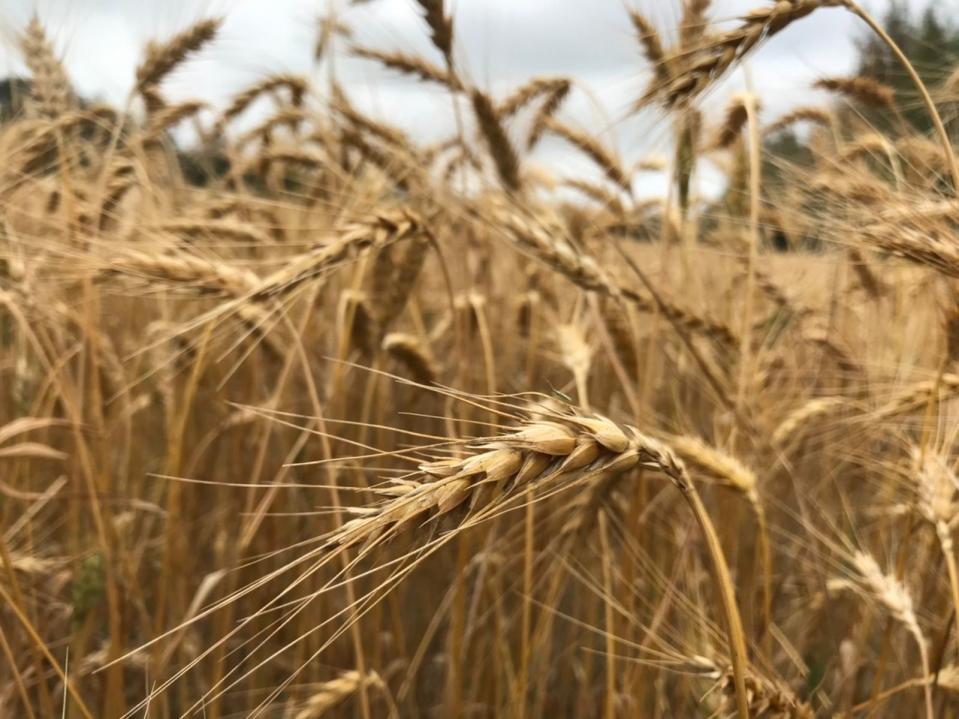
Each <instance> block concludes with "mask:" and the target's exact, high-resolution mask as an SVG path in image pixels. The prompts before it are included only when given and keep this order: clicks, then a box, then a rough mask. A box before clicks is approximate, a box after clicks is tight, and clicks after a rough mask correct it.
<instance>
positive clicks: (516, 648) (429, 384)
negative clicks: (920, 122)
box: [0, 0, 959, 719]
mask: <svg viewBox="0 0 959 719" xmlns="http://www.w3.org/2000/svg"><path fill="white" fill-rule="evenodd" d="M680 5H681V6H682V12H681V13H678V15H677V27H675V28H663V27H659V26H658V25H657V23H655V22H653V21H652V20H651V19H650V18H648V17H647V16H645V15H643V14H642V13H641V12H640V11H639V10H631V11H630V18H631V21H632V27H630V28H625V29H624V32H631V33H633V34H634V35H635V40H636V47H637V61H636V62H637V77H639V76H640V72H641V71H642V70H643V69H644V68H645V69H646V70H647V71H648V77H649V78H650V79H649V82H648V84H647V85H646V86H645V87H643V86H641V85H639V84H638V85H637V88H636V93H635V95H636V102H635V106H634V107H633V110H632V111H634V112H640V111H642V112H657V113H659V116H660V117H661V118H662V119H661V121H660V122H661V123H663V125H664V126H665V127H668V128H669V132H670V134H671V137H672V141H671V143H670V147H671V153H670V155H669V156H668V157H666V158H665V159H664V160H659V159H656V158H646V159H642V160H640V161H638V162H634V161H630V162H627V161H626V160H625V159H624V157H625V155H626V153H623V152H622V150H621V149H617V148H614V147H612V146H611V145H610V144H609V143H608V142H607V139H606V138H605V137H604V136H603V134H602V133H596V132H592V131H591V130H590V129H589V128H587V127H584V126H581V125H580V124H577V123H575V122H573V121H572V120H570V119H568V116H567V115H566V114H564V107H565V104H566V103H567V101H568V99H569V97H570V96H571V95H574V94H575V93H580V92H586V90H584V88H582V87H581V86H580V84H579V83H578V82H573V81H572V80H571V79H569V78H566V77H561V76H542V77H532V78H530V79H529V81H528V82H526V83H524V84H521V85H518V86H516V87H515V88H513V90H512V91H511V92H509V93H507V94H502V95H501V94H498V93H497V94H495V95H494V94H493V93H491V92H490V91H489V90H488V89H487V88H486V87H485V86H484V84H483V83H482V82H480V81H479V80H478V79H477V78H474V77H471V76H470V73H468V72H467V71H466V70H465V69H464V67H465V66H468V63H464V62H461V57H460V55H459V54H458V53H457V32H456V30H457V24H456V16H455V12H451V8H450V6H449V4H448V3H447V4H446V5H444V0H417V1H416V2H415V3H410V12H417V13H418V14H419V16H420V18H421V27H422V32H423V33H424V34H425V35H426V36H427V37H428V38H429V40H430V42H431V43H432V46H433V47H432V54H431V55H430V56H429V57H426V56H422V57H421V56H419V55H414V54H412V53H410V52H407V51H405V50H403V49H399V50H396V49H386V48H371V47H359V46H353V47H351V48H350V52H351V53H353V54H355V55H358V56H360V57H363V58H366V59H367V60H368V61H370V62H373V63H378V64H380V65H382V66H384V67H386V68H388V69H389V70H390V71H392V72H396V73H400V74H403V75H408V76H411V77H413V78H416V79H417V81H419V82H423V83H428V84H430V85H434V86H436V87H437V88H438V89H439V90H440V91H441V92H443V93H445V94H446V95H447V96H448V104H447V107H448V111H449V113H450V115H451V116H454V117H455V127H456V132H455V134H453V135H452V136H450V137H449V138H448V139H446V140H445V141H442V142H439V143H435V144H430V145H424V144H422V143H418V142H417V141H415V140H414V139H412V138H411V137H410V136H409V134H408V133H406V132H404V131H402V130H401V129H399V128H398V127H395V126H393V125H391V124H389V123H387V122H385V121H384V120H383V119H381V118H379V117H374V116H371V115H369V114H366V113H364V112H363V111H361V110H360V109H358V107H357V106H356V105H355V104H354V103H353V102H352V101H351V98H350V93H349V88H344V87H341V85H340V84H339V82H338V79H337V75H336V72H335V68H333V67H332V66H331V67H330V71H329V72H327V71H326V70H325V69H324V68H325V67H326V66H325V65H323V62H324V57H325V53H329V52H330V47H331V46H332V45H333V44H334V43H340V44H341V45H349V44H350V27H349V23H348V17H349V16H348V13H344V14H343V15H342V16H340V17H337V16H327V17H326V18H325V19H324V21H323V22H322V23H320V25H319V30H318V33H317V43H316V58H315V61H316V63H317V67H318V68H319V70H320V71H318V72H316V73H314V75H313V76H312V77H306V76H303V77H301V76H298V75H294V74H289V73H278V74H272V75H265V76H263V77H262V78H261V79H260V81H258V82H257V83H256V84H254V85H252V86H250V87H248V88H246V89H245V90H243V91H242V92H240V93H238V94H237V95H235V96H234V97H233V98H231V100H230V102H229V103H228V104H227V105H226V106H225V107H218V108H214V110H215V112H214V113H213V120H212V121H209V122H208V121H206V119H205V118H209V117H210V116H211V115H210V113H209V110H210V106H209V105H208V104H207V103H206V102H204V99H203V98H197V99H195V100H192V101H188V102H179V103H174V102H171V101H169V100H168V99H167V97H166V95H165V82H166V81H167V80H168V78H169V77H170V76H171V74H172V73H174V72H175V71H176V70H177V69H178V68H180V67H182V66H184V65H187V64H189V63H190V62H191V61H193V60H194V59H195V57H196V56H197V55H198V54H199V53H201V52H202V51H203V49H204V47H206V46H207V45H208V44H209V43H210V42H211V41H213V40H214V39H215V38H216V37H217V34H218V32H219V31H220V28H221V23H222V19H221V18H218V17H212V18H209V19H205V20H202V21H200V22H197V23H195V24H194V25H193V26H191V27H187V28H184V29H183V30H182V31H181V32H179V33H178V34H175V35H173V36H170V37H161V38H157V39H156V40H155V41H154V42H152V43H150V44H149V46H148V47H147V48H145V50H144V52H143V55H142V59H141V61H140V64H139V65H138V67H137V68H136V73H135V77H136V80H135V86H134V87H133V88H131V90H130V101H129V102H128V103H127V105H126V106H124V107H113V106H108V105H105V104H96V103H90V102H87V101H84V100H83V99H82V98H80V97H79V96H78V95H77V93H76V91H75V89H74V87H73V85H72V83H71V80H70V67H68V66H65V64H64V63H63V62H61V60H60V59H59V58H60V55H59V53H58V49H57V47H56V46H55V44H54V43H53V42H52V40H51V35H50V33H49V32H48V31H47V28H46V27H45V25H44V23H43V20H42V19H41V18H37V17H35V18H34V19H33V20H32V21H31V22H30V23H29V25H27V26H26V27H25V28H23V29H22V32H20V33H19V34H18V36H17V43H18V45H17V49H18V51H19V52H20V53H21V54H22V58H23V62H24V64H25V66H26V67H27V68H28V69H29V77H27V78H25V79H24V81H23V82H20V83H19V84H16V85H15V86H12V89H13V101H14V104H13V106H14V108H15V112H13V113H12V114H11V116H10V117H9V118H8V119H7V120H6V121H5V122H3V123H2V124H0V158H2V163H0V653H2V659H0V716H2V717H26V718H29V719H42V718H46V717H71V718H79V717H82V718H85V719H96V718H100V717H104V718H109V719H117V718H120V717H150V718H151V719H154V718H158V717H160V718H168V717H181V716H182V717H186V716H191V717H192V716H196V717H207V718H208V719H225V718H227V717H276V718H278V719H279V718H282V719H313V718H315V717H359V718H362V719H374V718H376V717H390V718H399V717H404V718H405V717H414V718H417V717H422V718H423V719H426V718H428V717H511V718H514V717H515V718H519V719H527V718H529V719H534V718H536V719H538V718H541V717H542V718H547V717H603V718H604V719H613V718H615V717H697V716H702V717H733V716H738V717H770V718H775V717H778V718H783V719H785V718H802V719H811V718H812V717H847V718H852V717H924V718H926V719H933V717H956V716H959V643H957V640H959V621H957V614H956V612H957V609H959V572H957V562H956V549H955V547H954V542H953V536H954V531H955V528H956V524H957V523H959V503H957V497H956V494H957V492H959V480H957V473H956V471H957V463H959V444H957V441H959V423H957V419H959V403H957V400H959V365H957V362H959V285H957V284H956V283H957V278H959V232H957V225H956V222H955V218H956V216H957V212H959V204H957V202H959V201H957V199H956V194H957V189H959V169H957V159H956V155H955V154H954V150H953V147H952V145H953V139H955V137H954V136H955V135H956V134H957V130H959V127H957V126H956V124H955V118H956V113H955V112H954V108H955V104H954V100H955V97H956V87H959V75H957V76H956V77H955V78H948V79H946V80H944V81H943V82H942V83H939V84H936V85H930V84H928V83H924V82H923V81H922V80H921V79H920V78H919V76H918V75H917V74H916V73H915V72H914V71H913V69H912V66H911V65H910V63H909V61H908V59H907V58H906V57H905V56H904V55H900V54H899V53H897V47H896V46H895V42H894V41H893V40H892V38H890V37H889V36H888V35H886V34H885V31H884V30H883V28H882V26H881V24H880V23H878V22H877V21H876V20H875V19H874V18H873V17H872V16H870V15H868V14H867V13H866V12H865V11H864V10H863V9H862V8H861V7H860V6H859V5H858V4H857V3H855V2H853V0H779V1H778V2H765V3H764V2H762V1H761V0H757V3H756V5H757V6H756V8H755V9H754V10H753V11H751V12H750V13H748V14H746V15H743V16H742V17H740V18H739V19H738V20H736V22H735V23H733V24H725V25H722V26H717V25H714V24H713V23H712V20H711V17H712V16H711V14H710V12H711V9H710V2H709V0H686V2H684V3H681V4H680ZM826 7H831V8H837V7H838V8H841V9H843V10H844V11H846V12H849V13H852V14H853V15H856V16H858V17H859V19H860V20H861V21H862V22H861V23H860V24H861V25H862V27H863V28H864V30H865V31H867V32H873V33H875V37H876V38H877V41H878V42H881V43H885V44H887V45H888V46H889V50H890V52H891V53H893V56H896V57H897V59H898V60H899V61H900V62H901V65H902V68H901V69H902V72H903V73H905V74H906V76H908V77H909V78H911V79H912V80H914V81H915V84H916V87H915V90H916V95H915V98H917V99H916V100H915V101H914V102H915V105H916V108H913V109H916V110H921V111H922V112H923V113H925V117H927V118H928V119H929V123H930V124H929V127H931V128H932V129H931V130H930V131H928V132H926V131H922V130H919V129H917V128H916V127H915V126H914V125H913V124H912V123H911V122H910V120H909V119H908V118H907V117H906V116H905V114H904V108H903V107H902V105H903V104H904V102H901V101H900V98H899V96H898V95H897V94H896V92H894V91H893V89H892V88H890V87H887V86H885V85H883V84H882V83H880V82H878V81H876V80H874V79H871V78H868V77H864V76H836V77H824V78H822V79H821V80H820V81H819V82H818V85H819V87H820V88H821V89H822V90H824V91H826V92H828V93H830V96H831V97H832V100H831V101H830V102H827V103H824V104H822V105H816V106H809V107H800V108H798V109H796V110H794V111H792V112H790V113H789V114H788V115H785V116H780V117H770V116H767V115H766V114H765V113H764V112H763V111H762V101H763V98H762V97H760V96H756V95H754V94H751V93H739V94H735V95H733V96H731V97H729V98H727V99H724V102H725V103H726V106H725V109H724V110H723V111H722V112H720V113H715V112H706V111H705V110H704V109H703V98H704V97H706V96H707V95H711V97H713V98H715V93H711V91H712V90H714V88H715V87H716V86H717V85H718V84H720V83H721V82H722V81H723V79H724V78H726V77H727V76H729V74H730V73H734V72H737V71H738V69H739V66H740V64H741V62H742V61H743V60H744V59H745V58H747V57H749V58H751V59H750V62H755V63H761V62H762V51H761V47H760V46H761V45H762V44H763V42H765V41H766V40H767V39H768V38H770V37H772V36H774V35H777V34H778V33H779V32H780V31H782V30H784V29H786V28H787V27H789V26H790V25H792V24H794V23H802V22H803V21H804V19H805V18H806V17H807V16H809V15H811V14H813V13H816V12H817V11H819V10H820V9H821V8H826ZM754 51H758V52H755V54H754ZM910 102H912V101H910ZM254 107H259V108H261V109H260V110H257V112H258V113H259V114H258V115H257V114H256V113H252V112H251V108H254ZM264 107H265V108H266V109H265V110H263V109H262V108H264ZM865 109H868V110H869V112H871V113H872V114H871V115H869V114H867V113H866V112H865ZM876 116H880V117H882V118H885V119H886V120H888V122H884V123H883V124H881V125H880V124H877V123H876V122H873V121H870V120H869V118H870V117H876ZM251 118H252V119H251ZM185 127H187V128H192V131H193V132H194V134H195V136H196V137H197V138H198V139H197V146H198V147H199V148H200V150H198V151H195V152H187V151H184V150H183V148H182V143H178V142H175V141H174V136H175V133H176V132H178V131H180V130H182V129H183V128H185ZM788 131H797V132H800V133H801V136H802V137H805V138H808V140H807V142H806V146H807V147H808V152H809V157H808V158H807V160H806V161H804V162H793V161H790V160H786V159H783V158H782V157H779V156H774V155H772V153H770V152H769V151H768V149H767V148H768V146H769V145H768V141H769V140H770V139H771V138H775V137H778V136H780V135H781V133H784V132H788ZM177 136H178V135H177ZM544 138H548V139H551V140H553V141H559V142H562V143H563V144H564V145H565V146H566V147H567V149H568V150H569V151H570V152H573V153H578V154H579V155H581V156H582V158H583V159H584V160H586V161H588V162H590V163H592V165H594V166H595V169H596V172H595V173H593V174H591V175H588V176H585V175H584V176H569V177H560V176H556V175H555V174H551V173H548V172H546V171H544V170H543V169H542V168H540V167H538V166H537V165H536V163H535V162H534V161H533V160H532V159H531V155H532V153H533V151H534V150H535V148H536V147H537V146H538V144H539V143H541V142H543V141H544ZM706 162H710V163H712V164H713V165H715V166H717V167H719V168H721V169H722V172H723V174H724V182H723V190H722V192H721V193H720V194H719V195H718V196H715V197H708V196H704V195H701V194H700V193H698V192H697V191H696V187H697V183H696V181H695V180H696V177H697V173H699V172H701V168H702V166H703V164H704V163H706ZM650 173H658V176H659V177H661V178H662V179H663V184H664V186H665V187H667V188H668V189H667V190H666V192H665V193H664V194H663V196H661V197H655V198H649V197H641V196H639V195H637V194H636V193H635V191H634V188H635V186H636V180H637V178H638V177H639V176H640V175H648V174H650Z"/></svg>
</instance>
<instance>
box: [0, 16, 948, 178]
mask: <svg viewBox="0 0 959 719" xmlns="http://www.w3.org/2000/svg"><path fill="white" fill-rule="evenodd" d="M327 2H328V0H2V3H0V33H2V36H0V40H2V45H0V73H3V74H10V73H13V72H22V65H21V63H20V60H19V57H18V54H17V52H16V50H15V46H14V43H15V38H16V33H17V32H18V31H19V29H21V28H22V27H23V26H24V24H25V23H26V22H27V21H28V20H29V18H30V16H31V14H32V13H33V12H36V13H37V14H38V15H39V17H40V18H41V20H43V22H44V23H45V25H46V26H47V28H48V31H49V34H50V35H51V37H52V39H53V41H54V43H55V45H56V47H57V50H58V51H59V52H60V53H61V54H62V55H63V57H64V58H65V60H66V65H67V68H68V70H69V73H70V75H71V79H72V81H73V83H74V85H75V86H76V88H77V89H78V90H79V91H80V92H81V94H83V95H84V96H87V97H92V98H100V99H104V100H108V101H111V102H114V103H117V104H120V103H122V102H123V100H124V99H125V97H126V95H127V93H128V92H129V88H130V86H131V85H132V82H133V73H134V69H135V67H136V64H137V62H138V59H139V58H140V56H141V53H142V49H143V46H144V44H145V43H146V42H147V41H148V40H149V39H150V38H153V37H165V36H168V35H170V34H172V33H175V32H176V31H178V30H180V29H183V28H184V27H186V26H188V25H189V24H191V23H192V22H194V21H195V20H197V19H199V18H203V17H208V16H210V15H223V16H225V17H226V21H225V23H224V25H223V28H222V31H221V33H220V36H219V38H218V39H217V40H216V42H214V43H212V44H211V45H210V46H209V47H208V48H207V49H206V50H204V51H203V52H202V53H201V54H199V55H198V56H197V57H196V58H195V59H194V60H192V61H191V62H190V63H188V64H186V65H185V66H183V67H182V68H181V69H180V70H178V71H177V72H176V73H175V75H174V76H173V77H172V78H171V79H170V81H168V83H167V85H166V87H165V90H166V94H167V96H168V97H169V98H171V99H172V100H181V99H195V98H200V99H204V100H207V101H210V102H213V103H217V102H222V101H223V99H224V98H226V97H229V96H230V95H231V94H232V93H234V92H235V91H237V90H238V89H240V88H242V87H243V86H245V85H247V84H249V83H252V82H254V81H256V80H257V79H258V78H260V77H262V76H264V75H266V74H269V73H272V72H278V71H289V72H298V73H309V72H311V68H312V47H313V43H314V40H315V36H316V22H317V17H318V16H319V15H320V14H322V13H323V12H325V9H326V7H327ZM762 3H763V0H714V2H713V6H712V10H711V17H712V18H713V19H714V20H716V21H718V22H729V21H733V20H734V19H735V17H736V16H737V14H740V13H742V12H744V11H746V10H748V9H750V8H752V7H755V6H756V5H760V4H762ZM887 3H888V0H865V2H864V5H865V6H867V7H868V8H869V9H870V10H872V11H875V12H877V13H879V14H881V13H883V12H884V11H885V9H886V7H887ZM449 4H450V7H452V9H453V14H454V17H455V34H456V48H457V49H456V52H457V61H458V63H459V65H460V67H461V68H463V69H464V71H465V75H466V76H467V77H469V78H470V79H471V80H472V81H473V82H475V83H476V84H478V85H480V86H482V87H484V88H487V89H489V90H491V91H492V92H494V94H498V95H500V96H502V94H505V93H506V92H508V91H509V89H510V88H512V87H514V86H516V85H518V84H520V83H522V82H523V81H524V80H526V79H528V78H530V77H531V76H533V75H566V76H570V77H573V78H574V79H576V80H577V82H578V83H579V85H578V87H579V89H577V90H576V91H575V92H574V93H573V94H572V95H571V96H570V99H569V101H568V103H567V106H566V109H565V110H564V119H567V120H571V121H574V122H578V123H580V124H582V125H584V126H586V127H587V128H589V129H590V130H591V131H593V132H597V133H599V134H601V135H602V136H603V137H604V138H605V139H606V140H607V141H608V142H609V143H611V144H612V145H614V146H615V147H616V148H617V149H618V150H619V151H620V152H621V153H622V154H623V155H624V157H625V158H626V159H628V160H630V161H632V160H636V159H639V158H641V157H644V156H648V155H656V154H665V153H667V152H668V150H669V137H670V127H669V122H668V120H666V119H664V118H662V117H656V116H647V115H644V116H641V117H638V118H636V117H633V118H629V119H626V118H627V115H628V112H627V110H628V107H629V104H630V102H631V101H632V100H633V99H635V97H636V96H637V95H638V94H639V92H640V91H641V89H642V87H643V85H644V83H645V82H646V79H647V78H648V68H647V67H645V66H644V63H643V61H642V58H641V55H640V53H639V51H638V49H637V45H636V42H635V38H634V35H633V32H632V28H631V26H630V23H629V20H628V18H627V15H626V10H625V8H626V6H627V4H631V5H632V6H633V7H636V8H638V9H639V10H640V11H641V12H643V13H644V14H645V15H646V16H647V17H649V18H650V19H651V20H653V21H654V22H655V23H656V24H657V26H658V27H660V28H661V29H662V32H663V33H664V34H666V36H667V37H668V36H669V35H668V33H669V28H671V27H674V26H675V25H676V21H677V18H678V17H679V15H680V9H679V8H680V6H681V0H452V2H451V3H449ZM907 4H909V5H910V6H912V7H915V8H917V9H918V8H920V7H924V6H926V4H927V0H909V1H908V3H907ZM935 4H936V6H937V7H940V8H941V12H942V14H943V16H944V17H954V18H956V19H957V20H959V0H937V1H936V3H935ZM334 5H336V6H338V7H339V8H340V11H339V12H340V15H341V17H342V19H343V21H345V22H346V23H347V24H348V25H349V26H350V27H351V28H352V30H353V33H354V40H353V41H354V42H356V43H357V44H360V45H364V46H369V47H375V48H380V49H402V50H405V51H408V52H409V51H411V52H417V53H421V54H423V55H424V56H426V57H429V58H431V59H433V60H435V61H437V62H439V57H438V55H437V53H436V51H435V50H434V49H433V48H432V46H431V45H430V43H429V39H428V33H427V31H426V28H425V24H424V22H423V20H422V18H421V16H420V14H419V12H418V6H417V5H416V3H415V2H414V0H369V1H368V2H366V3H363V4H361V5H357V6H351V5H350V4H349V3H348V2H346V1H345V0H339V1H338V2H334ZM861 32H862V26H861V22H860V21H858V20H857V19H855V18H853V17H852V16H850V15H849V14H848V13H847V12H846V11H844V10H841V9H825V10H821V11H819V12H816V13H814V14H813V15H812V16H810V17H808V18H806V19H804V20H803V21H801V22H798V23H796V24H794V25H793V26H792V27H790V28H789V29H787V30H786V31H785V32H783V33H782V34H781V35H780V36H778V37H776V38H774V39H773V40H772V41H771V42H769V43H768V44H767V45H766V46H764V47H763V48H762V49H761V50H760V51H759V53H758V54H756V55H754V56H753V57H752V59H751V60H750V62H749V63H748V68H749V73H750V75H751V81H752V84H753V86H754V88H755V90H756V91H757V92H758V93H759V94H760V96H761V97H762V100H763V113H764V119H769V118H772V117H774V116H776V115H777V114H780V113H782V112H783V111H785V110H788V109H789V108H790V107H793V106H795V105H797V104H808V103H809V102H810V101H811V100H813V99H814V97H813V93H812V92H811V91H810V90H809V89H808V87H809V85H810V83H811V82H812V81H813V80H815V79H816V78H817V77H821V76H824V75H837V74H843V73H847V72H849V71H851V70H852V67H853V62H854V48H853V40H854V38H855V37H856V36H857V35H859V34H861ZM337 70H338V73H339V74H340V76H341V80H342V82H343V83H344V84H345V85H346V86H348V88H349V91H350V93H351V95H352V97H353V98H354V99H355V101H356V102H357V104H358V105H360V106H362V107H363V108H364V109H366V110H368V111H372V112H378V113H382V114H383V115H385V116H387V117H388V118H389V119H390V121H391V122H394V123H395V124H397V125H400V126H402V127H404V128H406V129H408V130H410V131H411V132H413V133H414V134H416V135H418V136H420V137H423V138H424V139H427V138H438V137H442V136H445V135H446V134H447V133H449V132H450V131H451V130H452V127H453V119H452V113H451V110H450V100H449V97H448V95H446V94H445V93H444V92H442V91H438V90H436V89H432V88H429V87H427V86H425V85H423V84H422V83H418V82H416V81H414V80H410V79H407V78H403V77H399V76H397V75H396V74H394V73H391V72H388V71H383V70H382V69H381V68H379V67H378V66H377V65H376V64H375V63H370V62H367V61H361V60H356V59H348V60H344V61H340V60H338V61H337ZM321 72H322V69H321ZM744 82H745V80H744V75H743V74H742V73H738V74H737V76H735V77H733V78H732V79H731V80H730V81H729V82H727V83H726V86H725V87H724V88H723V90H722V92H721V93H719V94H718V96H717V97H714V98H712V99H711V101H710V102H711V103H712V104H713V105H719V104H722V102H723V99H722V98H723V96H724V95H727V94H728V93H729V92H732V91H734V90H735V89H737V87H738V88H742V87H743V86H744ZM537 161H540V162H541V163H542V164H544V165H546V166H548V167H550V169H551V170H552V171H555V172H556V173H557V174H559V175H568V174H573V173H577V172H583V171H586V170H587V167H588V164H587V163H586V161H585V160H583V158H580V157H577V156H576V154H575V153H571V152H569V150H568V148H564V147H563V145H562V143H558V142H552V143H546V144H545V146H544V147H543V149H542V150H541V151H540V153H539V155H538V156H537Z"/></svg>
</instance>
